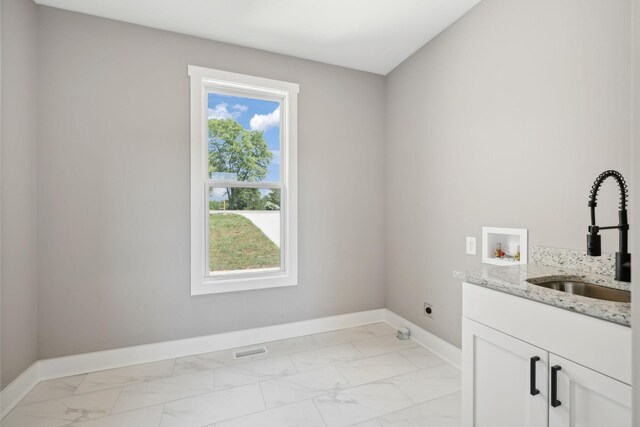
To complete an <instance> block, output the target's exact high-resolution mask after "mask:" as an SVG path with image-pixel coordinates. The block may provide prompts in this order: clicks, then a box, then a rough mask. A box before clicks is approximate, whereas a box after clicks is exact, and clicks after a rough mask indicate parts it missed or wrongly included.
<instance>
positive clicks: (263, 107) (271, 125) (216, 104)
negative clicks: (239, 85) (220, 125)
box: [208, 93, 280, 182]
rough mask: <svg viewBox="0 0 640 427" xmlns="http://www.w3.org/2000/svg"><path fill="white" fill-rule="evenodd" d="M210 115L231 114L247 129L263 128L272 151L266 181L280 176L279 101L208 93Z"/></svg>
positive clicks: (275, 179)
mask: <svg viewBox="0 0 640 427" xmlns="http://www.w3.org/2000/svg"><path fill="white" fill-rule="evenodd" d="M208 107H209V118H210V119H212V118H216V119H227V118H232V119H234V120H236V121H237V122H238V123H240V124H241V125H242V127H244V128H245V129H249V130H260V131H263V135H264V140H265V141H266V142H267V145H268V146H269V149H270V150H271V152H272V153H273V159H272V160H271V164H270V165H269V171H268V173H267V177H266V179H265V181H269V182H278V181H279V180H280V114H279V111H280V103H279V102H276V101H264V100H261V99H253V98H243V97H240V96H228V95H219V94H216V93H209V98H208Z"/></svg>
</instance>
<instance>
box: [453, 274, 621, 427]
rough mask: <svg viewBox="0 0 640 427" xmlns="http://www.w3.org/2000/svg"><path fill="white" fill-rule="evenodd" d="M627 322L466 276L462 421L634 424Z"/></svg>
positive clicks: (550, 426)
mask: <svg viewBox="0 0 640 427" xmlns="http://www.w3.org/2000/svg"><path fill="white" fill-rule="evenodd" d="M630 383H631V330H630V328H627V327H624V326H621V325H616V324H614V323H611V322H606V321H604V320H598V319H594V318H592V317H588V316H584V315H581V314H578V313H573V312H570V311H567V310H562V309H558V308H555V307H550V306H548V305H545V304H541V303H537V302H533V301H530V300H527V299H524V298H520V297H516V296H513V295H509V294H505V293H502V292H497V291H494V290H490V289H487V288H483V287H480V286H475V285H471V284H467V283H465V284H464V286H463V319H462V426H463V427H631V386H630V385H629V384H630Z"/></svg>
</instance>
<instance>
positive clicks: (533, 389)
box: [529, 356, 540, 396]
mask: <svg viewBox="0 0 640 427" xmlns="http://www.w3.org/2000/svg"><path fill="white" fill-rule="evenodd" d="M539 361H540V358H539V357H538V356H533V357H532V358H531V359H530V360H529V368H530V379H529V394H531V396H535V395H537V394H540V390H538V389H537V388H536V362H539Z"/></svg>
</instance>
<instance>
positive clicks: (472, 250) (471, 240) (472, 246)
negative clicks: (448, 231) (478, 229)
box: [467, 237, 476, 255]
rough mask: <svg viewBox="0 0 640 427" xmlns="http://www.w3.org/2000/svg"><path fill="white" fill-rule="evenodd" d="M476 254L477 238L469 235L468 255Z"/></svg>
mask: <svg viewBox="0 0 640 427" xmlns="http://www.w3.org/2000/svg"><path fill="white" fill-rule="evenodd" d="M475 254H476V238H475V237H467V255H475Z"/></svg>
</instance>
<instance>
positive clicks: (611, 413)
mask: <svg viewBox="0 0 640 427" xmlns="http://www.w3.org/2000/svg"><path fill="white" fill-rule="evenodd" d="M549 366H550V367H551V368H552V369H553V372H552V374H553V376H555V377H556V378H555V379H554V378H553V377H551V379H552V380H554V381H555V382H557V395H556V396H553V397H555V398H556V401H555V402H554V401H550V404H551V405H552V406H551V408H550V409H549V426H550V427H602V426H605V427H613V426H615V427H631V387H630V386H628V385H627V384H624V383H621V382H620V381H616V380H614V379H612V378H609V377H607V376H606V375H602V374H600V373H598V372H596V371H593V370H591V369H588V368H585V367H584V366H581V365H578V364H577V363H574V362H572V361H570V360H567V359H564V358H562V357H560V356H556V355H555V354H551V355H550V357H549Z"/></svg>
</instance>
